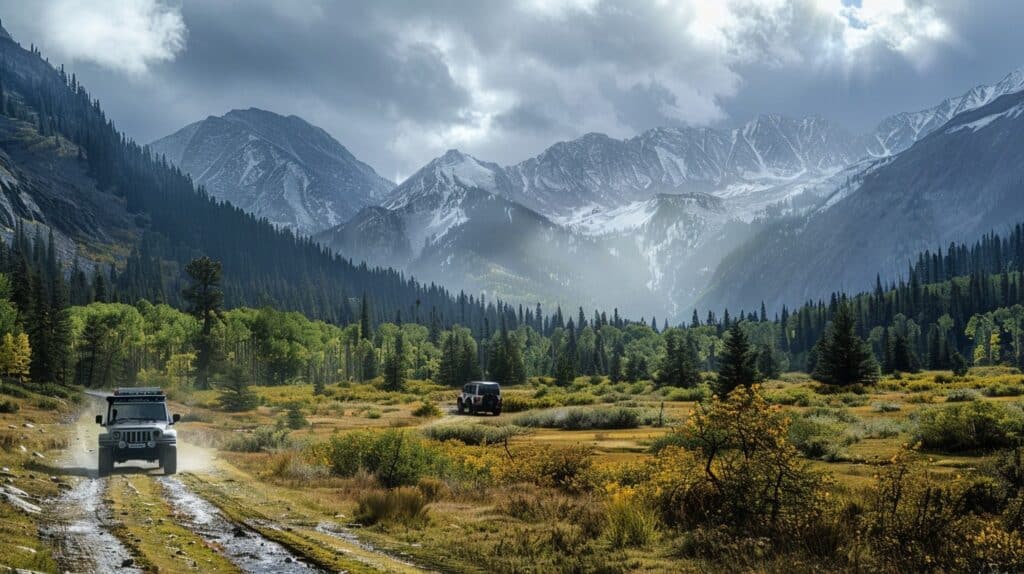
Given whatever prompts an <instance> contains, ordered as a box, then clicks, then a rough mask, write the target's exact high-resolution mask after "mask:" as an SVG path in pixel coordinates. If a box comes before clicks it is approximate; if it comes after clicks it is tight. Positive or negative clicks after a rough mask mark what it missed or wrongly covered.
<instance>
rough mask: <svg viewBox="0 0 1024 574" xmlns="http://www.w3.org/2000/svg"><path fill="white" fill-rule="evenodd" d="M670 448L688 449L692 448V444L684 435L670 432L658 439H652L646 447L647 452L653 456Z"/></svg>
mask: <svg viewBox="0 0 1024 574" xmlns="http://www.w3.org/2000/svg"><path fill="white" fill-rule="evenodd" d="M670 446H678V447H681V448H690V447H692V446H693V444H692V441H690V439H689V437H688V436H687V435H686V434H685V433H682V432H678V431H677V432H670V433H667V434H663V435H661V436H659V437H658V438H656V439H654V440H653V441H651V444H650V446H649V447H648V450H649V451H650V452H651V453H653V454H658V453H659V452H661V451H662V450H664V449H665V448H666V447H670Z"/></svg>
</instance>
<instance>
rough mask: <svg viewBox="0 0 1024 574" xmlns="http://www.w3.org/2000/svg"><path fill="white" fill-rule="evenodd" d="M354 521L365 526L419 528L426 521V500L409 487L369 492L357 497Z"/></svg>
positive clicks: (416, 489)
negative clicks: (382, 525)
mask: <svg viewBox="0 0 1024 574" xmlns="http://www.w3.org/2000/svg"><path fill="white" fill-rule="evenodd" d="M356 520H357V521H358V522H359V523H361V524H365V525H367V526H370V525H372V524H378V523H381V522H385V523H393V524H401V525H403V526H419V525H422V524H423V523H425V522H426V520H427V498H426V496H424V494H423V492H422V491H421V490H420V489H418V488H415V487H410V486H404V487H400V488H394V489H390V490H371V491H369V492H366V493H365V494H363V495H362V496H360V497H359V507H358V509H357V510H356Z"/></svg>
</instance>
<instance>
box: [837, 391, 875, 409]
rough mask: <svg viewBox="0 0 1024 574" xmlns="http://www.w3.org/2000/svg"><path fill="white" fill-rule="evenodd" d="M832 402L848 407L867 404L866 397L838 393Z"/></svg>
mask: <svg viewBox="0 0 1024 574" xmlns="http://www.w3.org/2000/svg"><path fill="white" fill-rule="evenodd" d="M833 400H835V401H838V402H839V403H840V404H842V405H845V406H848V407H862V406H864V405H866V404H868V397H867V396H866V395H861V394H857V393H839V394H838V395H835V396H834V397H833Z"/></svg>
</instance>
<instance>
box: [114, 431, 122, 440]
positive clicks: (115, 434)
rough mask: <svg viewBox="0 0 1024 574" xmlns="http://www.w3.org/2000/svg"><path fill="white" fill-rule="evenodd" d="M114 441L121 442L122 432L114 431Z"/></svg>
mask: <svg viewBox="0 0 1024 574" xmlns="http://www.w3.org/2000/svg"><path fill="white" fill-rule="evenodd" d="M114 440H121V431H118V430H116V431H114Z"/></svg>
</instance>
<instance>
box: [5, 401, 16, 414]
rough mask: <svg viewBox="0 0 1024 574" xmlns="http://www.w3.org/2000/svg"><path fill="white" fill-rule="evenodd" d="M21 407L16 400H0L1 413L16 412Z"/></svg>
mask: <svg viewBox="0 0 1024 574" xmlns="http://www.w3.org/2000/svg"><path fill="white" fill-rule="evenodd" d="M20 408H21V407H19V406H18V403H16V402H14V401H0V413H16V412H18V410H19V409H20Z"/></svg>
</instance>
